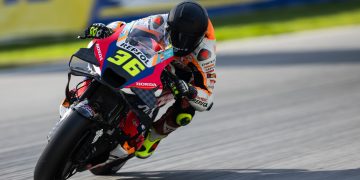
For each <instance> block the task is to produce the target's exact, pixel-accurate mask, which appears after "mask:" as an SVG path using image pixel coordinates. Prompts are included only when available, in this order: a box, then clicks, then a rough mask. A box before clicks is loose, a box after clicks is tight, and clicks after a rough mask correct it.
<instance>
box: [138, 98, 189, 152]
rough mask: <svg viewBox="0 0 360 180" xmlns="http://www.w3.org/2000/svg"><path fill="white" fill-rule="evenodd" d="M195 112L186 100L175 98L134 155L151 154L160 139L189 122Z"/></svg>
mask: <svg viewBox="0 0 360 180" xmlns="http://www.w3.org/2000/svg"><path fill="white" fill-rule="evenodd" d="M194 114H195V109H194V108H193V107H192V106H191V105H190V104H189V103H188V102H187V100H185V99H182V100H177V101H175V103H174V104H173V105H172V106H170V107H169V108H168V109H167V111H166V113H165V114H163V115H162V117H161V118H160V119H159V120H157V121H156V122H154V124H153V127H152V128H151V130H150V132H149V134H148V135H147V137H146V139H145V141H144V143H143V145H142V147H141V149H140V150H138V151H136V153H135V155H136V156H137V157H138V158H147V157H149V156H151V155H152V153H153V152H154V150H155V149H156V147H157V145H158V144H159V142H160V140H161V139H163V138H165V137H166V136H167V135H168V134H170V133H171V132H173V131H175V130H176V129H177V128H178V127H180V126H185V125H187V124H189V123H190V121H191V120H192V118H193V116H194Z"/></svg>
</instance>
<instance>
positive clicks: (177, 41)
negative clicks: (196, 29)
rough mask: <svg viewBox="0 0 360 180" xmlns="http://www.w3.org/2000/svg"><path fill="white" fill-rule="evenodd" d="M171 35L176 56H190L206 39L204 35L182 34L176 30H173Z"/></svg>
mask: <svg viewBox="0 0 360 180" xmlns="http://www.w3.org/2000/svg"><path fill="white" fill-rule="evenodd" d="M169 33H170V42H171V44H172V45H173V47H174V53H175V56H185V55H187V54H190V53H191V52H192V51H193V50H194V49H195V48H196V47H197V46H198V45H199V44H200V42H201V40H202V39H203V38H204V35H199V34H189V33H181V32H176V31H174V30H171V31H170V32H169Z"/></svg>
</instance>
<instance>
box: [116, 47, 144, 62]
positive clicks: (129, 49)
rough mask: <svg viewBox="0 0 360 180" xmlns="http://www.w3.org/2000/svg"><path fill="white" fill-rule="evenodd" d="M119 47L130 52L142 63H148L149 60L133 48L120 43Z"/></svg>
mask: <svg viewBox="0 0 360 180" xmlns="http://www.w3.org/2000/svg"><path fill="white" fill-rule="evenodd" d="M120 47H122V48H124V49H126V50H128V51H130V52H132V53H133V54H134V55H135V56H136V57H138V58H139V59H140V60H141V61H142V62H144V63H146V64H147V63H148V62H149V60H148V58H147V57H146V56H145V55H144V54H143V53H142V52H141V51H140V50H138V49H137V48H135V47H134V46H132V45H130V44H128V43H121V44H120Z"/></svg>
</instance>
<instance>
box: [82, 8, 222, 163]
mask: <svg viewBox="0 0 360 180" xmlns="http://www.w3.org/2000/svg"><path fill="white" fill-rule="evenodd" d="M167 17H168V14H159V15H153V16H149V17H146V18H142V19H139V20H135V21H134V22H133V23H134V25H133V28H132V29H131V30H130V32H129V33H135V34H136V33H142V34H144V32H146V34H147V35H148V36H149V37H151V38H152V39H154V40H155V41H156V42H157V43H159V44H160V46H161V47H160V48H161V49H165V48H166V47H168V46H170V45H171V42H170V38H169V34H168V32H167V30H166V29H167V23H166V22H167ZM208 21H209V22H208V28H207V31H206V34H205V36H204V38H203V39H202V41H201V42H200V44H199V45H198V46H197V48H196V49H195V50H194V51H193V52H191V53H190V54H188V55H186V56H183V57H175V60H174V61H173V62H172V63H171V65H170V66H169V67H168V69H169V70H170V71H171V72H172V73H173V74H174V75H176V76H177V77H178V78H179V79H181V80H183V81H184V82H186V86H189V87H190V86H191V87H192V88H193V89H196V95H195V97H192V98H188V97H181V98H176V100H175V103H174V104H172V105H171V106H170V107H169V108H168V109H167V111H166V113H165V114H163V115H162V117H161V118H160V119H158V120H157V121H155V122H154V123H153V126H152V128H151V130H150V133H149V134H148V135H147V137H146V139H145V141H144V143H143V146H142V148H141V149H140V150H138V151H136V152H135V155H136V156H137V157H139V158H146V157H149V156H150V155H151V154H152V153H153V151H154V150H155V148H156V147H157V144H158V143H159V142H160V140H161V139H162V138H164V137H166V136H167V135H168V134H169V133H171V132H173V131H174V130H176V129H177V128H178V127H180V126H185V125H187V124H189V123H190V121H191V120H192V119H193V116H194V114H195V111H205V110H210V108H211V107H212V105H213V90H214V85H215V83H216V73H215V63H216V54H215V49H216V48H215V43H216V40H215V34H214V28H213V26H212V23H211V21H210V19H209V20H208ZM124 24H126V23H125V22H122V21H116V22H113V23H110V24H108V25H107V27H108V28H110V29H112V30H113V31H116V29H117V28H120V27H121V26H122V25H124ZM94 27H95V29H91V28H90V29H88V31H89V32H90V33H89V34H90V35H91V34H92V36H94V37H95V38H96V36H99V37H98V38H103V37H102V34H101V33H97V32H95V31H94V30H96V29H104V28H103V27H100V28H99V24H96V25H95V26H94ZM102 31H105V29H104V30H102ZM85 35H86V33H85ZM165 92H166V91H165ZM164 97H168V96H164ZM171 97H172V96H171ZM161 101H167V100H164V99H162V98H159V100H158V104H161Z"/></svg>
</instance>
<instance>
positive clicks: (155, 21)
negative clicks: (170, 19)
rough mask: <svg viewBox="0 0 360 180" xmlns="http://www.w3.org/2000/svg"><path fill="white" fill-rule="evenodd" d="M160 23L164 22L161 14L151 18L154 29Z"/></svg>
mask: <svg viewBox="0 0 360 180" xmlns="http://www.w3.org/2000/svg"><path fill="white" fill-rule="evenodd" d="M162 24H164V19H163V17H162V16H157V17H155V18H154V19H153V23H152V25H153V27H154V28H155V29H157V28H159V27H160V26H161V25H162Z"/></svg>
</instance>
